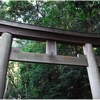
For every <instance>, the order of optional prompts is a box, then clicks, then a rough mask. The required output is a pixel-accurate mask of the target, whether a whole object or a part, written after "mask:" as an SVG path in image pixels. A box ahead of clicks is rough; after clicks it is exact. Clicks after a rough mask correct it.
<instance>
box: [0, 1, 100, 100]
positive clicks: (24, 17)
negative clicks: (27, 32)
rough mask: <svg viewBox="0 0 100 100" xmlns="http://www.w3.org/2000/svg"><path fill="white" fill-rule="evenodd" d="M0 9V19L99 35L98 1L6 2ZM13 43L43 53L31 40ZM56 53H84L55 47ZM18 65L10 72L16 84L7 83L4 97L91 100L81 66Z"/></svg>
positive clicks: (69, 48)
mask: <svg viewBox="0 0 100 100" xmlns="http://www.w3.org/2000/svg"><path fill="white" fill-rule="evenodd" d="M0 3H2V2H0ZM0 7H1V10H0V13H1V14H0V18H6V19H9V20H14V21H19V22H22V23H28V24H34V25H39V26H45V27H51V28H59V29H65V30H71V31H81V32H89V33H95V34H99V32H100V30H99V28H100V17H99V16H100V2H99V1H98V2H93V1H90V2H89V1H84V2H79V1H63V2H62V1H59V2H58V1H48V2H43V1H36V3H33V2H28V1H9V2H8V3H2V5H1V6H0ZM15 42H16V43H17V44H18V47H20V48H21V49H22V51H24V52H34V53H45V43H44V42H43V43H41V42H36V41H30V40H16V41H15ZM57 53H58V55H69V56H76V55H77V54H78V53H80V54H82V53H83V51H82V47H80V46H72V45H65V44H57ZM95 54H96V55H99V54H100V49H99V48H95ZM15 64H16V63H13V67H11V68H10V71H11V70H12V69H14V65H15ZM11 65H12V64H11ZM11 65H10V66H11ZM17 66H18V70H17V71H16V72H15V71H13V75H12V76H13V77H15V78H16V79H17V80H18V82H16V81H15V80H16V79H15V78H14V79H13V84H12V81H11V80H9V84H8V86H9V87H8V92H7V96H6V98H23V99H24V98H25V99H27V98H30V99H40V98H42V99H48V98H49V99H68V98H70V99H73V98H74V99H90V98H92V96H91V91H90V86H89V82H88V76H87V71H86V68H84V67H81V66H80V67H77V66H67V65H66V66H64V65H48V64H37V63H21V62H20V63H17ZM17 75H19V77H17ZM11 85H13V86H11ZM11 90H13V91H11ZM18 95H20V97H19V96H18Z"/></svg>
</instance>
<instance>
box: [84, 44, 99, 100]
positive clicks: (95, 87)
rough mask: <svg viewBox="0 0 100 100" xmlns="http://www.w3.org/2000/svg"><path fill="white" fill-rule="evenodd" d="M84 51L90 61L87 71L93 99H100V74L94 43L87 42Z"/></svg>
mask: <svg viewBox="0 0 100 100" xmlns="http://www.w3.org/2000/svg"><path fill="white" fill-rule="evenodd" d="M83 51H84V55H86V57H87V61H88V67H87V72H88V77H89V82H90V87H91V92H92V97H93V99H100V74H99V69H98V66H97V62H96V58H95V55H94V52H93V47H92V45H91V44H89V43H86V44H85V45H84V46H83Z"/></svg>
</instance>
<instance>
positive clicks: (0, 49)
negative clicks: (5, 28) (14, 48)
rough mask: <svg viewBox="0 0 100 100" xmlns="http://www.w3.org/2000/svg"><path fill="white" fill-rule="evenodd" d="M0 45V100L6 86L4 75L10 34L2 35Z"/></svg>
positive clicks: (7, 59) (9, 48) (9, 47)
mask: <svg viewBox="0 0 100 100" xmlns="http://www.w3.org/2000/svg"><path fill="white" fill-rule="evenodd" d="M0 43H1V44H0V99H2V98H3V94H4V90H5V84H6V74H7V68H8V64H9V56H10V51H11V45H12V35H11V34H10V33H2V36H1V42H0Z"/></svg>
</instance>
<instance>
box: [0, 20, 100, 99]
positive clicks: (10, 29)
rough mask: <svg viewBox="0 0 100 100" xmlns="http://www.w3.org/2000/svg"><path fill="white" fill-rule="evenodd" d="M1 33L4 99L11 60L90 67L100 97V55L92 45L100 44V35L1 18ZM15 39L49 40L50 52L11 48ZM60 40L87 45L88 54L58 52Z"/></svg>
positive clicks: (1, 90) (93, 88) (0, 88)
mask: <svg viewBox="0 0 100 100" xmlns="http://www.w3.org/2000/svg"><path fill="white" fill-rule="evenodd" d="M0 35H2V37H1V45H0V99H2V98H3V94H4V89H5V81H6V73H7V66H8V62H9V60H11V61H27V62H40V63H52V64H67V65H81V66H85V67H87V72H88V76H89V81H90V86H91V92H92V96H93V98H94V99H100V75H99V71H98V67H100V62H99V60H100V57H95V55H94V53H93V48H92V45H93V46H100V35H99V34H91V33H79V32H71V31H66V30H61V29H53V28H47V27H39V26H33V25H27V24H21V23H16V22H11V21H6V20H0ZM12 38H20V39H31V40H37V41H45V42H46V54H33V53H25V52H24V53H23V52H21V51H19V50H13V49H12V50H11V44H12ZM56 42H58V43H65V44H72V45H80V46H83V51H84V54H85V55H86V56H79V57H71V56H60V55H57V50H56Z"/></svg>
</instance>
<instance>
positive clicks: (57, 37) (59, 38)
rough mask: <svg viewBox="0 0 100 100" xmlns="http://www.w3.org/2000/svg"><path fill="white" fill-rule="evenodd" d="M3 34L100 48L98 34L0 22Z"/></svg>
mask: <svg viewBox="0 0 100 100" xmlns="http://www.w3.org/2000/svg"><path fill="white" fill-rule="evenodd" d="M3 32H9V33H11V34H12V35H13V37H16V38H21V39H32V40H39V41H46V40H54V41H56V42H60V43H66V44H73V45H84V44H85V43H91V44H92V45H94V46H100V35H99V34H91V33H79V32H71V31H66V30H61V29H53V28H47V27H39V26H33V25H27V24H21V23H16V22H11V21H5V20H0V35H1V34H2V33H3Z"/></svg>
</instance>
